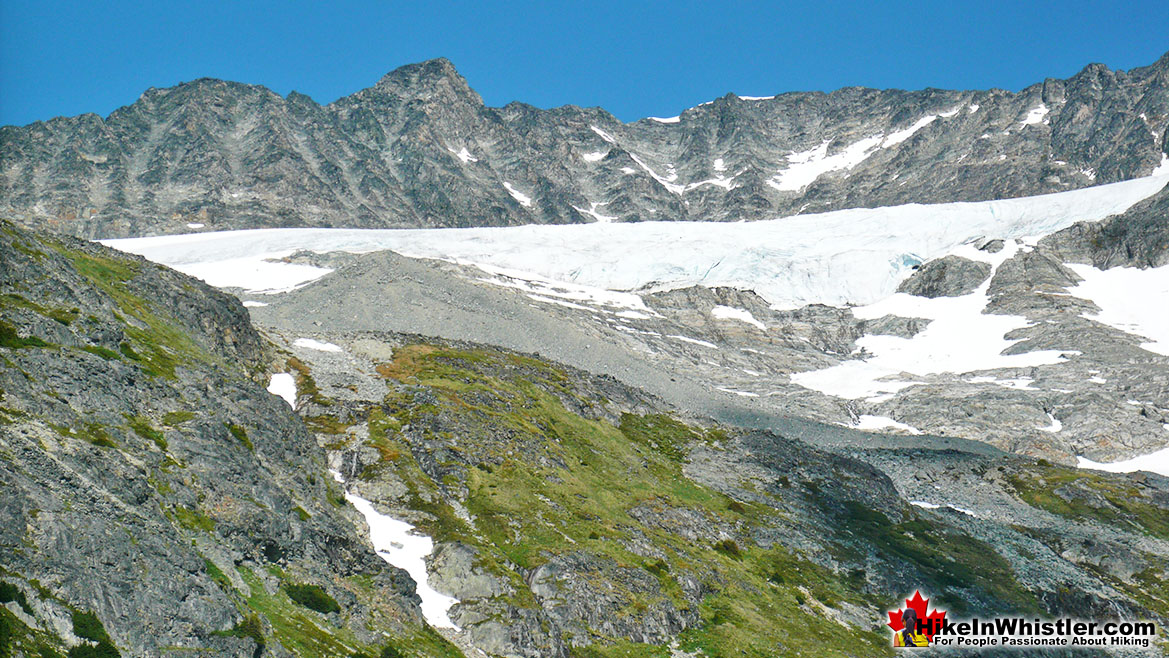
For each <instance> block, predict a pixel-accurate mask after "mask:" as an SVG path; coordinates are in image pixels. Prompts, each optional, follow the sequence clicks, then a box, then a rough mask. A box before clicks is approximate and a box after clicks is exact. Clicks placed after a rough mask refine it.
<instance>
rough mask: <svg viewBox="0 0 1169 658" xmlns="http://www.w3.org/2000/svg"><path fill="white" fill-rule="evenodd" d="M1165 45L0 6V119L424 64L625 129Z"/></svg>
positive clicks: (864, 24)
mask: <svg viewBox="0 0 1169 658" xmlns="http://www.w3.org/2000/svg"><path fill="white" fill-rule="evenodd" d="M1167 50H1169V1H1167V0H1126V1H1125V2H1116V3H1110V2H1082V1H1075V0H1065V1H1062V2H1053V1H1047V0H1042V1H1039V0H1012V1H1009V2H1000V1H993V2H992V1H983V2H955V1H950V0H936V1H930V2H893V1H890V2H873V1H871V0H866V1H850V2H833V1H832V0H821V1H819V2H798V3H797V2H788V3H782V2H771V3H765V2H730V1H727V0H723V1H720V2H714V1H711V2H692V1H688V0H673V1H671V2H638V1H637V0H629V1H628V2H608V1H602V0H594V1H592V2H573V3H552V2H534V1H528V0H513V1H512V2H487V1H483V2H428V1H426V0H413V1H412V2H372V1H367V2H356V1H348V0H332V1H329V2H299V1H295V0H284V1H281V2H275V1H272V2H253V1H248V0H243V1H239V2H219V1H196V2H173V1H168V0H158V1H156V2H141V1H136V2H130V1H125V0H101V1H97V2H95V1H93V0H88V1H86V2H59V1H52V0H0V124H13V123H15V124H24V123H29V122H32V121H35V120H37V119H48V118H50V117H53V116H58V115H73V114H80V113H82V112H97V113H98V114H101V115H103V116H104V115H106V114H108V113H109V112H111V111H112V110H114V109H115V108H117V107H119V106H121V105H126V104H129V103H132V102H133V101H134V100H135V99H136V98H138V96H139V94H141V92H142V91H144V90H145V89H146V88H148V87H152V86H154V87H165V86H170V85H174V84H176V83H179V82H182V81H185V80H191V79H194V78H198V77H204V76H209V77H216V78H224V79H228V80H236V81H240V82H250V83H257V84H263V85H266V86H268V87H270V88H272V89H273V90H275V91H277V92H279V93H281V94H286V93H288V92H289V91H291V90H293V89H295V90H298V91H300V92H303V93H306V94H308V95H309V96H312V97H313V98H314V99H315V100H317V101H318V102H320V103H328V102H330V101H333V100H335V99H337V98H338V97H340V96H344V95H347V94H350V93H352V92H354V91H357V90H358V89H361V88H363V87H367V86H369V85H372V84H373V83H374V82H376V81H377V79H378V78H379V77H381V76H382V75H383V74H385V73H386V72H387V71H389V70H391V69H393V68H395V67H397V66H400V65H402V64H407V63H410V62H417V61H421V60H425V59H429V58H432V57H439V56H443V57H447V58H449V59H450V60H451V61H453V62H454V64H455V66H456V67H457V68H458V69H459V71H460V72H461V73H462V74H463V75H464V76H465V77H466V78H467V79H468V80H469V81H470V83H471V86H472V87H474V88H475V89H476V90H477V91H478V92H479V93H480V94H481V95H482V96H483V98H484V100H485V101H486V102H487V103H488V104H489V105H503V104H506V103H508V102H509V101H512V100H521V101H524V102H528V103H531V104H533V105H537V106H540V107H553V106H557V105H563V104H569V103H571V104H576V105H585V106H592V105H600V106H603V107H605V108H606V109H608V110H610V111H611V112H613V113H614V114H616V115H617V116H618V117H619V118H621V119H623V120H627V121H628V120H633V119H637V118H640V117H644V116H672V115H675V114H677V113H678V112H679V111H681V110H682V109H684V108H687V107H690V106H693V105H696V104H698V103H700V102H703V101H707V100H710V99H713V98H716V97H718V96H721V95H723V94H725V93H727V92H735V93H737V94H741V95H748V96H766V95H771V94H774V93H777V92H783V91H793V90H825V91H829V90H832V89H836V88H839V87H842V86H847V85H864V86H870V87H899V88H905V89H918V88H922V87H943V88H963V89H966V88H989V87H1001V88H1006V89H1012V90H1017V89H1020V88H1022V87H1024V86H1026V85H1028V84H1030V83H1033V82H1038V81H1040V80H1042V79H1043V78H1044V77H1048V76H1052V77H1066V76H1069V75H1072V74H1074V73H1075V72H1076V71H1078V70H1079V69H1080V68H1082V67H1083V65H1085V64H1087V63H1089V62H1103V63H1105V64H1107V65H1108V66H1109V67H1111V68H1120V69H1128V68H1132V67H1134V66H1142V65H1145V64H1149V63H1152V62H1153V61H1155V60H1156V59H1157V58H1158V57H1159V56H1160V55H1162V54H1163V53H1164V52H1165V51H1167Z"/></svg>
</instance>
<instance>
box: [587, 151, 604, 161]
mask: <svg viewBox="0 0 1169 658" xmlns="http://www.w3.org/2000/svg"><path fill="white" fill-rule="evenodd" d="M606 155H609V153H608V152H607V151H596V152H595V153H582V154H581V156H580V157H581V159H583V160H584V161H585V162H598V161H600V160H604V159H605V156H606Z"/></svg>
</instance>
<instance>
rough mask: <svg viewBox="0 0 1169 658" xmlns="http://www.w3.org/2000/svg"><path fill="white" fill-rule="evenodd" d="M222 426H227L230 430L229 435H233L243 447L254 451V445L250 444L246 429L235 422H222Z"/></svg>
mask: <svg viewBox="0 0 1169 658" xmlns="http://www.w3.org/2000/svg"><path fill="white" fill-rule="evenodd" d="M223 426H224V427H226V428H227V431H228V432H231V435H232V436H234V437H235V440H236V441H239V442H240V443H242V444H244V447H245V448H247V449H248V450H250V451H252V452H255V450H256V446H254V445H252V440H251V439H249V438H248V431H247V430H245V429H244V428H243V427H241V426H239V425H236V424H235V423H224V424H223Z"/></svg>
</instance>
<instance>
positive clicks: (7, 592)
mask: <svg viewBox="0 0 1169 658" xmlns="http://www.w3.org/2000/svg"><path fill="white" fill-rule="evenodd" d="M0 603H16V604H17V605H19V606H20V608H21V610H24V611H25V612H26V613H28V614H30V615H31V614H32V606H30V605H29V604H28V599H27V598H26V597H25V596H24V592H22V591H21V590H20V588H19V587H17V586H16V585H13V584H12V583H9V582H5V581H0Z"/></svg>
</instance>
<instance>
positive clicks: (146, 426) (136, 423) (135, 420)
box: [126, 416, 167, 452]
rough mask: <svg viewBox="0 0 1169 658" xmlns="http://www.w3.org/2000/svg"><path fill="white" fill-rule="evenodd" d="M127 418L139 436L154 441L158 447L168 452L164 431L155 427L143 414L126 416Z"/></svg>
mask: <svg viewBox="0 0 1169 658" xmlns="http://www.w3.org/2000/svg"><path fill="white" fill-rule="evenodd" d="M126 420H127V422H128V423H129V425H130V429H132V430H134V433H135V434H137V435H138V436H140V437H142V438H144V439H146V440H148V441H150V442H152V443H154V445H156V446H158V449H159V450H161V451H163V452H166V449H167V442H166V437H165V436H164V435H163V433H162V432H160V431H158V430H156V429H154V427H152V426H151V425H150V421H149V420H148V419H146V418H145V417H143V416H126Z"/></svg>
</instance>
